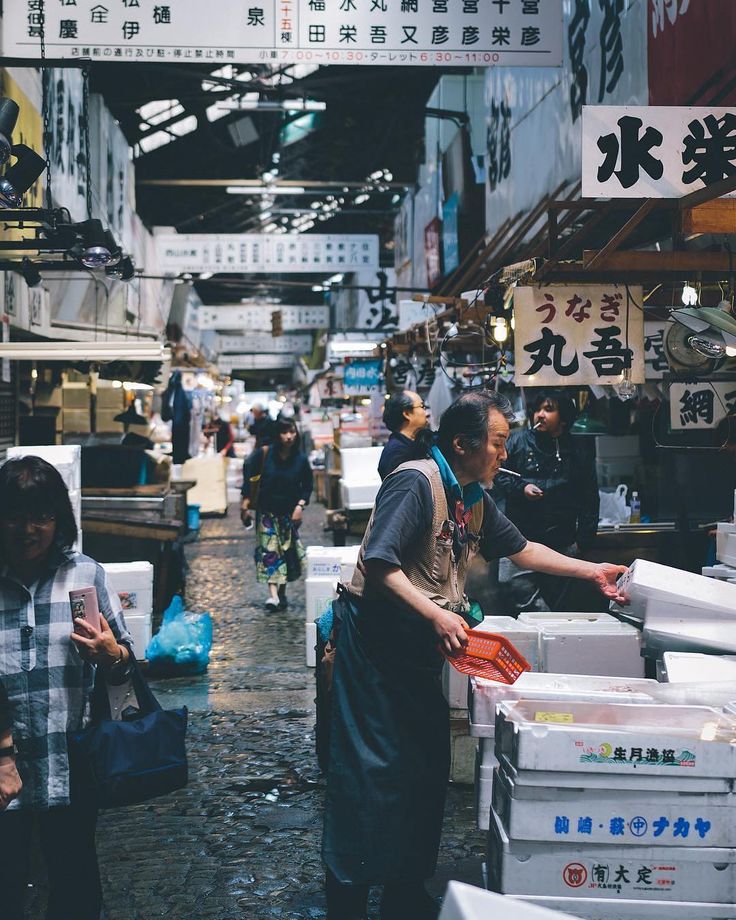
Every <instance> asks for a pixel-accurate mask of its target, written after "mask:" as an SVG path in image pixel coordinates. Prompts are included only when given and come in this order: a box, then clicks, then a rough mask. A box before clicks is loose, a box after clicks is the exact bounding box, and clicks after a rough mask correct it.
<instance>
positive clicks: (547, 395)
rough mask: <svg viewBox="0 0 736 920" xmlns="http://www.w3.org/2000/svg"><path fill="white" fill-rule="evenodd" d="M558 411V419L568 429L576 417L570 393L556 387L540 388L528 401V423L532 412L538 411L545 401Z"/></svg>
mask: <svg viewBox="0 0 736 920" xmlns="http://www.w3.org/2000/svg"><path fill="white" fill-rule="evenodd" d="M547 401H549V402H551V403H552V405H553V406H554V407H555V408H556V409H557V411H558V412H559V413H560V421H561V422H562V424H563V425H565V427H566V429H567V430H569V429H570V426H571V425H572V423H573V422H574V421H575V419H576V418H577V417H578V407H577V405H576V403H575V400H574V399H573V397H572V396H571V395H570V393H568V392H566V391H565V390H558V389H541V390H537V391H535V393H534V399H533V400H532V401H531V402H530V403H529V408H528V415H529V421H530V424H533V423H532V419H533V418H534V413H535V412H538V411H539V410H540V409H541V408H542V406H543V405H544V404H545V403H546V402H547Z"/></svg>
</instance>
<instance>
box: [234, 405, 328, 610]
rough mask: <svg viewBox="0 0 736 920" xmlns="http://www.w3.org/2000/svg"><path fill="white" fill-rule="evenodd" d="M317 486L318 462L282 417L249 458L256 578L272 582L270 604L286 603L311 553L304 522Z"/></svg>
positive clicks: (248, 512) (246, 503)
mask: <svg viewBox="0 0 736 920" xmlns="http://www.w3.org/2000/svg"><path fill="white" fill-rule="evenodd" d="M258 475H260V477H261V480H260V489H259V493H258V507H257V508H251V503H250V498H251V495H250V490H251V478H252V477H253V476H258ZM312 486H313V477H312V468H311V467H310V465H309V460H307V458H306V456H305V454H304V453H302V451H301V450H300V438H299V432H298V430H297V427H296V422H295V421H294V419H293V418H281V417H280V418H278V419H277V420H276V425H275V437H274V442H273V443H272V444H269V445H268V446H265V447H261V448H259V449H258V450H254V451H253V453H252V454H251V455H250V457H248V460H247V462H246V464H245V470H244V473H243V492H242V495H243V500H242V504H241V511H240V514H241V517H242V520H243V523H244V524H245V526H246V527H248V526H249V525H250V523H251V522H252V520H253V513H254V512H255V514H256V549H255V561H256V578H257V579H258V581H259V582H261V583H264V582H265V583H266V584H267V585H268V597H267V598H266V609H267V610H270V611H274V610H285V609H286V607H287V600H286V585H287V582H289V581H295V580H296V579H297V578H298V577H299V575H300V574H301V566H302V560H303V559H304V555H305V553H304V547H303V546H302V542H301V540H300V539H299V527H300V525H301V522H302V512H303V511H304V508H305V507H306V505H308V504H309V498H310V496H311V494H312Z"/></svg>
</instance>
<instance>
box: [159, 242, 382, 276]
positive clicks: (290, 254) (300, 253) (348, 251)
mask: <svg viewBox="0 0 736 920" xmlns="http://www.w3.org/2000/svg"><path fill="white" fill-rule="evenodd" d="M155 240H156V252H157V254H158V266H159V268H160V270H161V271H162V272H172V273H174V274H180V273H181V272H213V273H215V274H240V273H241V272H279V273H281V274H283V273H286V272H291V273H293V272H302V273H303V272H331V271H334V270H335V269H340V270H348V271H358V269H361V268H378V264H379V263H378V237H377V236H375V235H373V234H358V233H353V234H343V235H340V234H331V233H310V234H306V235H304V236H292V235H288V234H277V233H272V234H267V233H234V234H212V233H159V234H157V235H156V236H155Z"/></svg>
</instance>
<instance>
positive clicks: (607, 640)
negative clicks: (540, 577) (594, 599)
mask: <svg viewBox="0 0 736 920" xmlns="http://www.w3.org/2000/svg"><path fill="white" fill-rule="evenodd" d="M519 620H520V621H521V622H524V623H529V624H534V625H536V626H537V628H538V629H539V670H540V671H544V672H546V673H548V674H597V675H599V676H603V677H644V659H643V658H642V657H641V642H640V634H639V630H637V629H636V628H635V627H634V626H629V625H627V624H625V623H621V622H620V621H619V620H617V619H616V618H615V617H612V616H610V614H607V613H551V612H548V611H539V612H533V613H522V614H520V616H519Z"/></svg>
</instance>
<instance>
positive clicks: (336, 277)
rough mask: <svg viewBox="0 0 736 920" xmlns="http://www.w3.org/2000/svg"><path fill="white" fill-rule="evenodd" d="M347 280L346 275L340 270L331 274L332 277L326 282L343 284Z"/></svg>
mask: <svg viewBox="0 0 736 920" xmlns="http://www.w3.org/2000/svg"><path fill="white" fill-rule="evenodd" d="M344 280H345V275H343V274H342V273H341V272H338V273H337V274H336V275H330V277H329V278H328V279H327V280H326V281H325V284H342V282H343V281H344Z"/></svg>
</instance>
